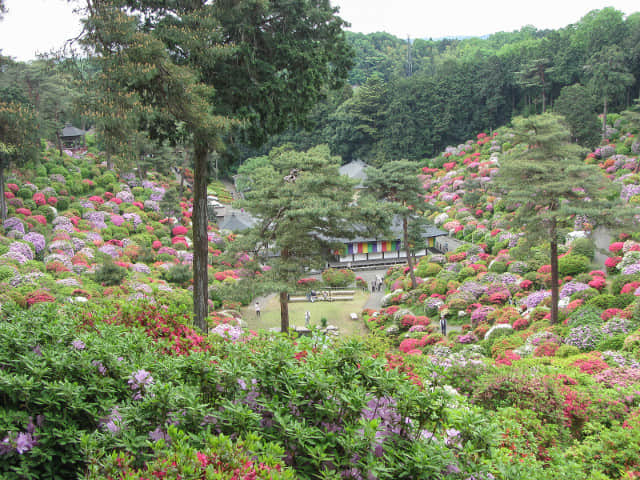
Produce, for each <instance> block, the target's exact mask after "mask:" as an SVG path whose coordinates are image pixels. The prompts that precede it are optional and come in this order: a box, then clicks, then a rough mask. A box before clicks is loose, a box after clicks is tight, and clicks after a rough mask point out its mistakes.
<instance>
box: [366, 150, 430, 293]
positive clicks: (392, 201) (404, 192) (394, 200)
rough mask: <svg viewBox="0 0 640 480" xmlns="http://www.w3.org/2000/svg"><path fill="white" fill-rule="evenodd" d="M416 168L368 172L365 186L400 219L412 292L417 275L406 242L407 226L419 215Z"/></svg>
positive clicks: (401, 163) (400, 164)
mask: <svg viewBox="0 0 640 480" xmlns="http://www.w3.org/2000/svg"><path fill="white" fill-rule="evenodd" d="M418 171H419V169H418V164H417V163H415V162H410V161H408V160H397V161H393V162H387V163H385V164H384V165H382V167H380V168H377V169H376V168H369V169H367V180H366V182H365V186H366V187H367V189H368V192H369V193H370V194H371V195H373V196H374V197H375V198H377V199H380V200H386V201H387V202H389V205H390V207H391V209H392V211H393V212H394V213H395V214H396V215H399V216H400V217H401V218H402V231H403V243H404V247H405V251H406V254H407V263H408V264H409V275H410V277H411V288H416V285H417V283H416V275H415V272H414V271H413V259H412V257H411V242H410V241H409V222H410V221H411V220H412V219H413V218H415V217H416V216H417V215H418V212H417V208H416V207H417V206H418V202H419V201H420V194H422V193H423V189H422V184H421V183H420V180H419V178H418Z"/></svg>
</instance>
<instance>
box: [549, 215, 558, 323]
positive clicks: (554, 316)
mask: <svg viewBox="0 0 640 480" xmlns="http://www.w3.org/2000/svg"><path fill="white" fill-rule="evenodd" d="M549 233H550V236H551V238H550V250H551V252H550V256H551V324H552V325H554V324H556V323H558V300H559V287H558V276H559V275H558V240H557V236H556V219H555V218H554V219H552V220H551V228H550V229H549Z"/></svg>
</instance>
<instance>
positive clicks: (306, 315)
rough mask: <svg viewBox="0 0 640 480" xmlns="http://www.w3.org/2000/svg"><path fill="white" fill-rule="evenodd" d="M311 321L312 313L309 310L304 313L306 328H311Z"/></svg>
mask: <svg viewBox="0 0 640 480" xmlns="http://www.w3.org/2000/svg"><path fill="white" fill-rule="evenodd" d="M310 320H311V312H310V311H309V310H307V311H306V312H304V326H305V327H307V328H309V322H310Z"/></svg>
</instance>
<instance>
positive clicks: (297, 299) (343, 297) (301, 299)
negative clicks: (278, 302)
mask: <svg viewBox="0 0 640 480" xmlns="http://www.w3.org/2000/svg"><path fill="white" fill-rule="evenodd" d="M350 300H353V295H331V296H329V297H327V298H326V299H324V298H322V295H320V296H317V297H315V299H314V302H338V301H350ZM308 301H309V299H308V298H307V297H289V303H298V302H308Z"/></svg>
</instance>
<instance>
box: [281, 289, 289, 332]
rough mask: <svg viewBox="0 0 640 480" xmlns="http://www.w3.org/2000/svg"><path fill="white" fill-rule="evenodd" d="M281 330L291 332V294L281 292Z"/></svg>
mask: <svg viewBox="0 0 640 480" xmlns="http://www.w3.org/2000/svg"><path fill="white" fill-rule="evenodd" d="M280 331H281V332H282V333H288V332H289V294H288V293H287V292H280Z"/></svg>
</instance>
